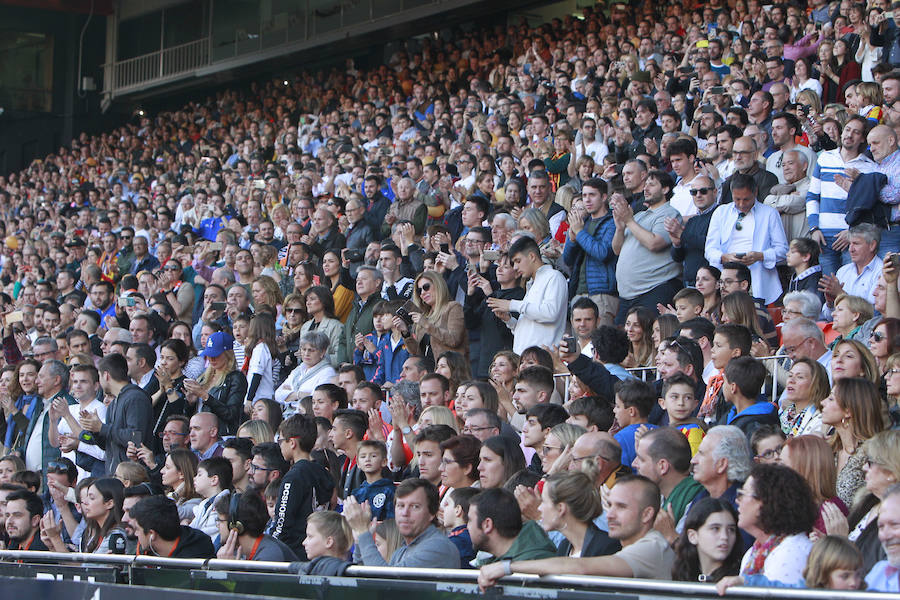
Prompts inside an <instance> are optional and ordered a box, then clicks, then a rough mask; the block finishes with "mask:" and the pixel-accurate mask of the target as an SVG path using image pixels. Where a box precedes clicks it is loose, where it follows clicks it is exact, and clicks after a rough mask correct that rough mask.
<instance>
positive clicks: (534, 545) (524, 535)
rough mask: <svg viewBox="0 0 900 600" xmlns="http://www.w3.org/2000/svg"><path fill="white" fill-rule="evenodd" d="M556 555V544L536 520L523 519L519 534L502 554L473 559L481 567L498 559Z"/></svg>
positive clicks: (523, 558)
mask: <svg viewBox="0 0 900 600" xmlns="http://www.w3.org/2000/svg"><path fill="white" fill-rule="evenodd" d="M551 556H556V546H555V545H553V542H551V541H550V538H549V537H547V533H546V532H545V531H544V530H543V529H541V526H540V525H538V523H537V521H525V524H524V525H523V526H522V530H521V531H519V535H517V536H516V539H515V540H513V543H512V546H510V547H509V550H507V551H506V554H504V555H503V556H490V557H488V558H486V559H483V560H482V559H478V560H476V561H475V567H476V568H478V567H481V566H482V565H487V564H490V563H493V562H497V561H499V560H514V561H518V560H537V559H539V558H550V557H551Z"/></svg>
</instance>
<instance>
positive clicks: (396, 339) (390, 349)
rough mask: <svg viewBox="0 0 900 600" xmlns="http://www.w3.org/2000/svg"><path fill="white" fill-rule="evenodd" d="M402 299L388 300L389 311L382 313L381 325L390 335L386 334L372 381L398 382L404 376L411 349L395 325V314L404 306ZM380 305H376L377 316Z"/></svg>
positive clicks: (380, 383) (381, 382)
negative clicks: (405, 364) (407, 346)
mask: <svg viewBox="0 0 900 600" xmlns="http://www.w3.org/2000/svg"><path fill="white" fill-rule="evenodd" d="M403 304H404V302H403V301H402V300H394V301H393V302H386V303H385V305H386V306H387V310H388V312H386V313H384V314H383V315H381V326H382V327H383V328H384V329H385V330H386V331H389V333H390V335H386V336H385V339H384V346H383V348H382V349H381V351H380V353H379V355H378V364H377V366H376V368H375V375H374V377H372V378H371V379H370V381H372V382H374V383H377V384H379V385H383V384H385V383H388V382H390V383H397V382H398V381H400V379H401V378H402V376H403V364H404V363H405V362H406V359H408V358H409V350H407V349H406V343H405V342H404V341H403V335H402V334H401V333H400V329H399V328H397V327H396V326H395V325H394V315H395V314H396V312H397V310H398V309H399V308H400V307H401V306H403ZM378 306H380V304H379V305H376V306H375V310H376V317H375V319H378V316H377V310H378Z"/></svg>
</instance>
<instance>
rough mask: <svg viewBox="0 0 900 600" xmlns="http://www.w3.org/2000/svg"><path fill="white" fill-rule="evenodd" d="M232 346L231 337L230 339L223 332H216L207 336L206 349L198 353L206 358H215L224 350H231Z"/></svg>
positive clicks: (232, 340) (232, 339)
mask: <svg viewBox="0 0 900 600" xmlns="http://www.w3.org/2000/svg"><path fill="white" fill-rule="evenodd" d="M233 344H234V338H233V337H231V336H230V335H228V334H227V333H225V332H224V331H217V332H215V333H214V334H212V335H211V336H209V338H207V340H206V347H205V348H204V349H203V352H201V353H200V356H205V357H206V358H215V357H217V356H219V355H220V354H222V353H223V352H225V351H226V350H233V349H234V345H233Z"/></svg>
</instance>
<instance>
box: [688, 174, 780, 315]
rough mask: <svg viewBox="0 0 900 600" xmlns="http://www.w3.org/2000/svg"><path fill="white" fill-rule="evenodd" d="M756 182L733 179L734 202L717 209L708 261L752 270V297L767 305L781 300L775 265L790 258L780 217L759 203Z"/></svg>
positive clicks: (708, 243) (740, 176) (740, 177)
mask: <svg viewBox="0 0 900 600" xmlns="http://www.w3.org/2000/svg"><path fill="white" fill-rule="evenodd" d="M756 189H757V185H756V180H755V179H754V178H753V176H752V175H746V174H744V173H735V174H734V175H733V176H732V178H731V195H732V199H733V202H731V203H729V204H725V205H722V206H720V207H719V208H717V209H716V211H715V212H714V213H713V216H712V219H710V221H709V231H708V233H707V235H706V251H705V254H706V260H708V261H709V264H711V265H713V266H715V267H718V268H721V267H722V265H723V264H725V263H730V262H738V263H741V264H744V265H746V266H747V267H748V268H749V269H750V273H751V274H752V278H751V280H752V282H753V296H754V297H757V298H762V299H763V301H764V302H765V303H766V304H769V303H772V302H775V301H776V300H777V299H778V298H779V296H781V282H780V280H779V278H778V271H777V270H776V269H775V265H776V263H778V262H779V261H782V260H784V258H785V256H786V255H787V247H788V245H787V240H786V239H785V236H784V225H782V223H781V216H780V215H779V214H778V211H777V210H775V209H774V208H772V207H771V206H766V205H765V204H762V203H760V202H757V201H756Z"/></svg>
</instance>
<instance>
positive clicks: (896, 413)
mask: <svg viewBox="0 0 900 600" xmlns="http://www.w3.org/2000/svg"><path fill="white" fill-rule="evenodd" d="M885 368H886V371H885V372H884V382H885V383H886V384H887V401H888V405H887V409H888V414H889V416H890V421H891V422H890V424H889V425H890V426H891V427H894V428H897V427H898V426H900V352H898V353H897V354H892V355H891V356H889V357H888V359H887V361H886V362H885Z"/></svg>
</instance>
